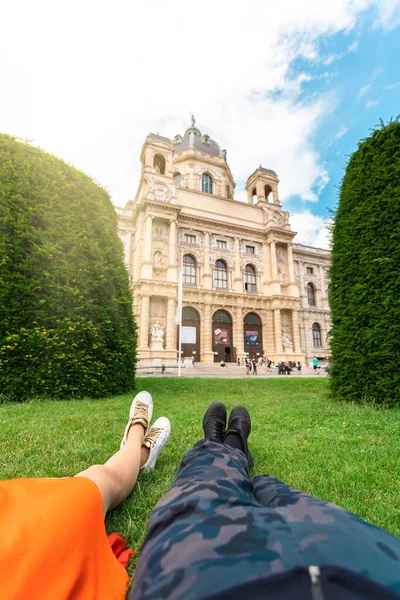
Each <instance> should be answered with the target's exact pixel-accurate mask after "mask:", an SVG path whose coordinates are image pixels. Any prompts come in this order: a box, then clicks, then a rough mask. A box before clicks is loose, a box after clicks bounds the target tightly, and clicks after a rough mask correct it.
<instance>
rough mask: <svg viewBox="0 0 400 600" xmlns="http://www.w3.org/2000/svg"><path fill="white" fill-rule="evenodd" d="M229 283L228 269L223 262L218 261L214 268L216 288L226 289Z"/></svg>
mask: <svg viewBox="0 0 400 600" xmlns="http://www.w3.org/2000/svg"><path fill="white" fill-rule="evenodd" d="M227 281H228V269H227V268H226V264H225V263H224V261H223V260H217V262H216V263H215V268H214V286H215V287H216V288H226V287H227Z"/></svg>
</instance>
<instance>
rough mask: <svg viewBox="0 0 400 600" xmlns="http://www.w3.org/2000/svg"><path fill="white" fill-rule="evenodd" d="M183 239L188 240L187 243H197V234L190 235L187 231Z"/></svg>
mask: <svg viewBox="0 0 400 600" xmlns="http://www.w3.org/2000/svg"><path fill="white" fill-rule="evenodd" d="M183 241H184V242H186V244H195V243H196V236H195V235H189V234H188V233H185V234H184V236H183Z"/></svg>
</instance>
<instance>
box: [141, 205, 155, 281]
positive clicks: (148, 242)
mask: <svg viewBox="0 0 400 600" xmlns="http://www.w3.org/2000/svg"><path fill="white" fill-rule="evenodd" d="M152 237H153V217H151V216H150V215H147V217H146V224H145V229H144V253H143V254H144V256H143V258H144V260H143V264H142V272H141V277H142V279H152V278H153V264H152V257H151V247H152Z"/></svg>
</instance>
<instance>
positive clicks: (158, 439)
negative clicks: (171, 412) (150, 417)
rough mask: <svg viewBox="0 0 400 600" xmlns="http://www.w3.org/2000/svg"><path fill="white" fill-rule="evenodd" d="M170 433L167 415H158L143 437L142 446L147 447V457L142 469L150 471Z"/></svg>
mask: <svg viewBox="0 0 400 600" xmlns="http://www.w3.org/2000/svg"><path fill="white" fill-rule="evenodd" d="M170 434H171V423H170V422H169V420H168V419H167V417H160V418H159V419H157V421H154V423H153V425H152V427H151V429H150V430H149V432H148V434H147V435H146V437H145V438H144V442H143V446H146V448H149V450H150V452H149V458H148V459H147V462H146V463H145V464H144V465H143V467H142V469H144V470H145V471H151V470H152V469H154V467H155V466H156V462H157V458H158V455H159V454H160V452H161V450H162V449H163V448H164V446H165V444H166V443H167V442H168V440H169V436H170Z"/></svg>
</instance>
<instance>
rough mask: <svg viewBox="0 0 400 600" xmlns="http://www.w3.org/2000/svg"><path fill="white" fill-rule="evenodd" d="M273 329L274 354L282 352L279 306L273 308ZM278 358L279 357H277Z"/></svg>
mask: <svg viewBox="0 0 400 600" xmlns="http://www.w3.org/2000/svg"><path fill="white" fill-rule="evenodd" d="M274 329H275V352H276V354H282V352H283V348H282V323H281V310H280V308H275V309H274ZM278 358H279V357H278Z"/></svg>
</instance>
